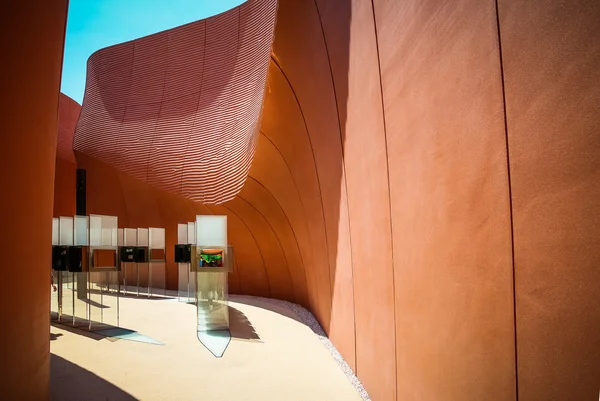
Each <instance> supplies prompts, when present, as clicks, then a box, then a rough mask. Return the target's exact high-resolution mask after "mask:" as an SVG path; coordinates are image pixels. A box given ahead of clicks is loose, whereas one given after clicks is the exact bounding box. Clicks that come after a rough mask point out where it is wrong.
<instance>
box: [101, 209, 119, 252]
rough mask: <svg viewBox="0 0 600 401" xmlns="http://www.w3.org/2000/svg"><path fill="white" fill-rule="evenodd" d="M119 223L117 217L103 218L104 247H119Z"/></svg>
mask: <svg viewBox="0 0 600 401" xmlns="http://www.w3.org/2000/svg"><path fill="white" fill-rule="evenodd" d="M118 229H119V222H118V219H117V217H115V216H102V245H105V246H117V245H118V234H117V232H118Z"/></svg>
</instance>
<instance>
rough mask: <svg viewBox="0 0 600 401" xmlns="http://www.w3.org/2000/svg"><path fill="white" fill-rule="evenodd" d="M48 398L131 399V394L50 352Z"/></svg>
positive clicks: (77, 399) (97, 400)
mask: <svg viewBox="0 0 600 401" xmlns="http://www.w3.org/2000/svg"><path fill="white" fill-rule="evenodd" d="M50 400H56V401H70V400H73V401H80V400H86V401H106V400H111V401H131V400H136V398H134V397H133V396H131V394H129V393H127V392H125V391H123V390H122V389H120V388H119V387H117V386H115V385H114V384H112V383H109V382H107V381H106V380H104V379H102V378H101V377H99V376H96V375H95V374H93V373H92V372H90V371H89V370H86V369H84V368H82V367H81V366H79V365H76V364H74V363H72V362H70V361H68V360H66V359H64V358H61V357H60V356H57V355H54V354H50Z"/></svg>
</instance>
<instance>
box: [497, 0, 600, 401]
mask: <svg viewBox="0 0 600 401" xmlns="http://www.w3.org/2000/svg"><path fill="white" fill-rule="evenodd" d="M499 11H500V21H501V30H500V32H501V38H502V56H503V61H504V73H505V85H506V118H507V123H508V139H509V141H508V143H509V150H510V171H511V183H512V185H511V189H512V199H513V223H514V246H515V248H514V252H515V253H514V257H515V272H516V277H515V278H516V294H517V315H516V327H517V361H518V380H519V400H527V401H529V400H531V401H542V400H596V398H598V394H599V392H600V341H598V333H599V332H600V302H599V301H598V300H599V299H600V285H598V283H600V269H599V266H600V247H599V246H598V244H599V243H600V207H599V202H598V199H600V131H599V127H600V112H599V109H598V105H599V104H600V24H599V23H598V22H599V21H600V2H598V1H594V0H580V1H575V2H571V1H565V0H552V1H545V2H541V1H534V2H517V1H514V2H513V1H507V0H500V1H499Z"/></svg>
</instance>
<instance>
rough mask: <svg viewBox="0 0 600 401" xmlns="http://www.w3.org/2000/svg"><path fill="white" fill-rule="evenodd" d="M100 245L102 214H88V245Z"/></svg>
mask: <svg viewBox="0 0 600 401" xmlns="http://www.w3.org/2000/svg"><path fill="white" fill-rule="evenodd" d="M101 245H102V216H98V215H95V214H90V246H101Z"/></svg>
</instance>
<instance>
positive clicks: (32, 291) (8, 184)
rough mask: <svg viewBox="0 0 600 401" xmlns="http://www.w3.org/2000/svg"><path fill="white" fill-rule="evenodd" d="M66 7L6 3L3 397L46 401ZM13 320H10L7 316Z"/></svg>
mask: <svg viewBox="0 0 600 401" xmlns="http://www.w3.org/2000/svg"><path fill="white" fill-rule="evenodd" d="M66 17H67V1H61V0H57V1H52V2H41V3H39V4H36V5H35V7H32V6H31V4H27V3H25V2H16V1H15V2H8V3H4V4H3V5H2V13H1V19H2V24H0V38H1V39H0V54H2V75H1V78H0V81H1V82H2V95H1V96H0V109H1V110H2V117H1V119H2V123H1V124H2V134H1V135H0V149H1V151H2V157H0V171H1V173H0V187H1V188H2V197H1V200H0V227H1V229H0V243H1V244H2V248H3V249H4V254H3V257H2V264H1V270H2V277H4V279H3V280H4V285H3V288H2V291H0V302H1V303H2V305H4V308H5V312H6V315H5V319H4V320H3V322H2V328H1V330H0V361H1V364H2V374H1V375H0V394H2V398H3V399H7V400H47V399H48V384H49V371H50V338H49V325H50V315H49V310H50V302H49V301H50V266H51V248H50V245H51V243H52V197H53V192H54V163H55V157H56V127H57V111H58V93H59V87H60V73H61V61H62V52H63V44H64V33H65V23H66ZM9 316H10V317H9Z"/></svg>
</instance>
